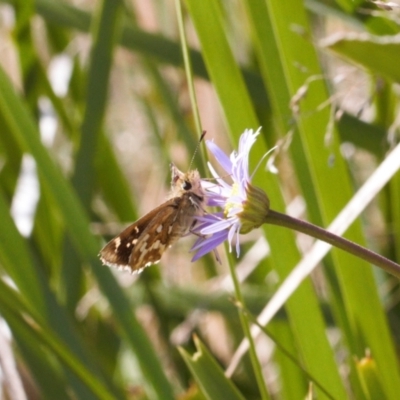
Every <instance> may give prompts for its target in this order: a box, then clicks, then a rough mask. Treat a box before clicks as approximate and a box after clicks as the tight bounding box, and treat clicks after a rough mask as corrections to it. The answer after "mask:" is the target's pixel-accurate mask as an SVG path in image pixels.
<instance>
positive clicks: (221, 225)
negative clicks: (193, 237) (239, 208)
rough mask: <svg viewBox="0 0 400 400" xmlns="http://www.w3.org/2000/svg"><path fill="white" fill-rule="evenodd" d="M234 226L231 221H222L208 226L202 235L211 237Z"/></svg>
mask: <svg viewBox="0 0 400 400" xmlns="http://www.w3.org/2000/svg"><path fill="white" fill-rule="evenodd" d="M231 225H232V221H231V220H229V219H222V220H220V221H218V222H215V223H213V224H211V225H208V226H206V227H205V228H203V229H202V230H201V234H202V235H211V234H213V233H216V232H220V231H222V230H224V229H227V228H229V227H230V226H231Z"/></svg>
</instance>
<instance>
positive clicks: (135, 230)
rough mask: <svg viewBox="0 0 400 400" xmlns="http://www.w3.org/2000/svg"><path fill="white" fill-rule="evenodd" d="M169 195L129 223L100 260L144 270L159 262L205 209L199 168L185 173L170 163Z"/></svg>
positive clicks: (135, 270)
mask: <svg viewBox="0 0 400 400" xmlns="http://www.w3.org/2000/svg"><path fill="white" fill-rule="evenodd" d="M171 171H172V181H171V194H170V196H169V199H168V200H167V201H166V202H165V203H163V204H161V205H160V206H158V207H157V208H155V209H154V210H152V211H150V212H149V213H148V214H146V215H145V216H144V217H142V218H140V219H139V220H137V221H136V222H134V223H133V224H132V225H130V226H128V227H127V228H126V229H125V230H124V231H122V232H121V233H120V234H119V235H118V236H116V237H115V238H114V239H112V240H111V241H110V242H108V243H107V244H106V245H105V246H104V247H103V249H102V250H101V251H100V254H99V256H100V259H101V261H102V262H103V263H104V264H106V265H108V266H112V267H116V268H119V269H124V270H128V271H130V272H131V273H133V272H141V271H142V270H143V269H144V268H145V267H147V266H149V265H151V264H156V263H158V262H159V261H160V258H161V256H162V254H163V253H164V251H165V250H166V249H167V248H168V247H171V245H172V244H174V243H175V242H176V241H177V240H178V239H180V238H181V237H182V236H184V235H186V234H187V233H188V232H189V231H190V229H191V228H192V227H193V226H194V224H195V223H196V216H200V215H202V214H203V213H204V211H203V209H204V204H205V193H204V190H203V188H202V186H201V179H200V175H199V173H198V171H197V170H193V171H189V172H187V173H183V172H181V171H179V169H178V168H176V167H175V165H173V164H171Z"/></svg>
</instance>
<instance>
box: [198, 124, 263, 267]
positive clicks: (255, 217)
mask: <svg viewBox="0 0 400 400" xmlns="http://www.w3.org/2000/svg"><path fill="white" fill-rule="evenodd" d="M260 129H261V128H259V129H258V130H257V131H256V132H254V131H253V130H252V129H246V130H245V132H244V133H243V134H242V135H241V137H240V140H239V149H238V151H237V152H236V151H233V152H232V153H231V155H230V157H228V156H227V155H226V154H225V153H224V152H223V151H222V150H221V149H220V148H219V147H218V146H217V145H216V144H215V143H214V142H211V141H207V142H206V143H207V147H208V148H209V150H210V151H211V152H212V153H213V155H214V157H215V158H216V160H217V161H218V163H219V164H220V165H221V167H222V168H223V169H224V171H225V172H226V173H227V174H228V175H229V176H231V178H232V183H231V184H229V183H227V182H226V181H225V180H224V179H222V178H221V177H220V176H219V175H218V174H217V172H216V171H215V170H214V168H213V167H212V166H211V164H210V163H209V164H208V166H209V168H210V171H211V173H212V175H213V176H214V178H215V179H216V181H217V183H218V184H217V185H206V187H205V189H206V191H207V195H208V205H210V206H217V207H219V208H220V209H221V210H222V211H220V212H218V213H215V214H206V215H204V216H202V217H199V218H198V222H199V224H198V226H196V228H195V233H197V234H198V235H199V236H200V237H199V239H198V240H197V241H196V243H195V244H194V246H193V247H192V251H197V253H196V255H195V256H194V257H193V261H194V260H197V259H198V258H200V257H201V256H203V255H204V254H206V253H208V252H210V251H211V250H213V249H215V248H216V247H217V246H218V245H219V244H221V243H222V242H224V241H225V240H228V242H229V249H230V250H231V249H232V241H233V238H236V253H237V255H238V256H239V254H240V246H239V240H238V239H239V233H248V232H250V231H251V230H252V229H254V228H256V227H259V226H260V225H261V224H262V223H263V221H264V218H265V216H266V215H267V213H268V210H269V200H268V197H267V195H266V194H265V192H264V191H262V190H261V189H259V188H257V187H255V186H253V185H252V184H251V182H250V181H251V177H250V175H249V153H250V149H251V147H252V146H253V144H254V143H255V141H256V138H257V136H258V135H259V133H260Z"/></svg>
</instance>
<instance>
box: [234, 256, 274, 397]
mask: <svg viewBox="0 0 400 400" xmlns="http://www.w3.org/2000/svg"><path fill="white" fill-rule="evenodd" d="M228 264H229V270H230V274H231V277H232V281H233V287H234V290H235V297H236V302H237V304H240V305H241V307H240V308H239V318H240V323H241V325H242V329H243V332H244V335H245V336H246V338H247V340H248V342H249V353H250V359H251V364H252V366H253V370H254V374H255V376H256V380H257V386H258V389H259V391H260V396H261V399H262V400H268V399H269V398H270V397H269V394H268V391H267V387H266V385H265V381H264V377H263V374H262V367H261V364H260V361H259V359H258V357H257V352H256V346H255V344H254V339H253V336H252V334H251V331H250V321H249V319H248V317H247V315H245V313H244V312H243V309H245V308H246V305H245V303H244V298H243V295H242V292H241V290H240V283H239V279H238V277H237V275H236V269H235V266H234V263H233V262H232V260H229V262H228Z"/></svg>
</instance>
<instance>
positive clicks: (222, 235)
mask: <svg viewBox="0 0 400 400" xmlns="http://www.w3.org/2000/svg"><path fill="white" fill-rule="evenodd" d="M227 233H228V231H221V232H218V233H216V234H215V235H213V236H211V237H210V238H208V239H206V240H204V242H203V244H202V246H201V247H200V246H198V247H197V248H200V250H199V251H198V252H197V253H196V254H195V255H194V257H193V258H192V262H193V261H196V260H198V259H199V258H200V257H202V256H204V255H205V254H207V253H209V252H210V251H212V250H214V249H215V248H216V247H217V246H218V245H220V244H221V243H222V242H224V241H225V240H226V236H227ZM193 250H195V249H194V248H193V247H192V249H191V251H193Z"/></svg>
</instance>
